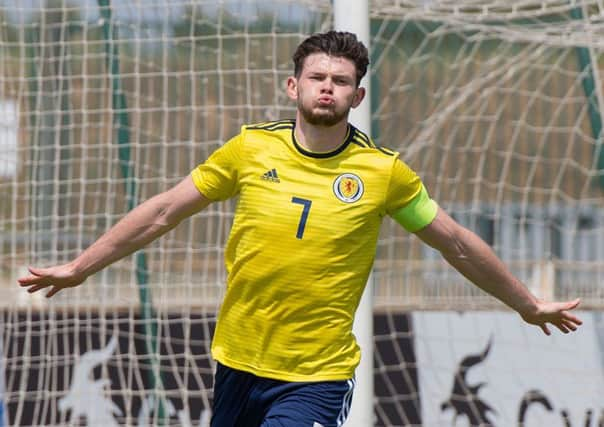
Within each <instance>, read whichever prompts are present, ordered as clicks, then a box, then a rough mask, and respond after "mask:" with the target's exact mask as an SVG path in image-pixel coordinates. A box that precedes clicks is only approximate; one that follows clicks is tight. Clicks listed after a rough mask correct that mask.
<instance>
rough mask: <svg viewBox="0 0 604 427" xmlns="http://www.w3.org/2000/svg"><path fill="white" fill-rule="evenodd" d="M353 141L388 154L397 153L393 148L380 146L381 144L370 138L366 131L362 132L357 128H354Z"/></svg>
mask: <svg viewBox="0 0 604 427" xmlns="http://www.w3.org/2000/svg"><path fill="white" fill-rule="evenodd" d="M352 142H354V143H355V144H356V145H358V146H361V147H364V148H374V149H376V150H378V151H380V152H381V153H383V154H385V155H387V156H394V155H396V153H395V152H394V151H393V150H390V149H389V148H386V147H380V146H379V145H376V144H375V143H374V142H373V141H372V140H371V138H369V137H368V136H367V135H366V134H365V133H364V132H361V131H360V130H358V129H357V128H355V129H354V135H353V137H352Z"/></svg>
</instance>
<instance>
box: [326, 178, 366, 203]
mask: <svg viewBox="0 0 604 427" xmlns="http://www.w3.org/2000/svg"><path fill="white" fill-rule="evenodd" d="M363 191H364V189H363V181H361V178H359V177H358V176H356V175H355V174H353V173H343V174H342V175H339V176H338V177H337V178H336V179H335V181H334V182H333V192H334V194H335V195H336V197H337V198H338V199H340V200H341V201H343V202H345V203H353V202H356V201H357V200H359V199H360V198H361V197H362V196H363Z"/></svg>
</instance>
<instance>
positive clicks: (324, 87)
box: [321, 78, 333, 93]
mask: <svg viewBox="0 0 604 427" xmlns="http://www.w3.org/2000/svg"><path fill="white" fill-rule="evenodd" d="M321 93H333V82H332V81H331V79H329V78H327V79H324V80H323V81H322V82H321Z"/></svg>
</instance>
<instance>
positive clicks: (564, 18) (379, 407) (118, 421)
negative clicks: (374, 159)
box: [0, 0, 604, 427]
mask: <svg viewBox="0 0 604 427" xmlns="http://www.w3.org/2000/svg"><path fill="white" fill-rule="evenodd" d="M103 5H104V6H103ZM99 6H101V7H99ZM103 7H106V8H108V9H106V10H105V11H108V10H109V9H110V11H111V21H110V22H109V21H108V20H107V19H106V18H107V15H103V13H102V11H103V10H102V8H103ZM579 12H580V13H579ZM603 14H604V10H602V5H601V2H600V1H595V0H594V1H591V0H582V1H576V2H563V1H558V0H551V1H550V0H541V1H530V0H529V1H527V0H522V1H516V0H513V1H508V2H501V1H491V2H490V1H481V2H476V1H459V2H450V1H439V0H436V1H430V2H425V1H423V2H411V1H407V2H401V1H397V0H371V1H367V2H365V1H358V2H357V1H352V2H351V1H349V2H344V1H340V0H337V1H335V2H328V1H324V0H303V1H298V0H296V1H294V0H273V1H267V0H241V1H240V0H225V1H221V2H215V1H206V0H203V1H197V0H182V1H178V2H174V1H169V0H150V1H149V2H140V1H120V2H118V1H112V2H109V1H107V0H98V2H90V1H83V0H48V1H44V2H31V1H28V2H25V1H24V2H10V1H0V22H1V23H2V25H1V26H0V113H1V114H0V250H1V251H2V252H1V253H0V270H1V271H2V274H1V275H0V372H1V374H0V413H2V414H3V417H4V424H6V425H15V426H33V425H68V424H86V425H99V426H109V427H111V426H114V425H141V426H142V425H145V426H147V425H180V426H204V427H205V426H207V425H208V422H209V418H210V416H211V414H210V411H209V410H210V408H211V403H212V399H213V392H212V373H213V369H214V362H213V361H212V359H211V357H210V351H209V347H210V341H211V337H212V334H213V331H214V325H215V322H216V314H217V312H218V310H219V309H220V303H221V301H222V296H223V293H224V283H225V280H226V277H225V276H226V272H225V268H224V263H223V255H224V245H225V242H226V239H227V237H228V232H229V230H230V225H231V221H232V218H233V208H234V203H235V202H233V201H230V202H227V203H220V204H212V205H211V206H210V207H209V208H208V209H207V210H204V211H203V212H202V213H200V214H199V215H196V216H194V217H193V218H191V219H189V220H187V221H184V222H183V223H182V224H180V225H179V226H178V227H177V228H175V229H174V230H172V231H171V232H170V233H168V234H167V235H166V236H163V238H161V239H160V240H158V241H156V242H154V243H152V244H150V245H149V246H148V247H147V248H145V252H144V253H145V256H146V267H145V268H144V270H146V271H147V272H148V276H146V277H145V278H144V280H143V281H144V282H146V283H147V287H148V290H149V291H150V293H151V294H152V296H153V308H154V310H149V311H147V312H146V313H142V314H141V311H140V303H141V297H140V293H139V292H140V287H139V283H140V282H141V280H140V277H138V274H139V273H140V271H141V269H140V267H139V266H140V263H139V261H138V260H137V257H136V256H132V257H128V258H126V259H124V260H122V261H120V262H118V263H116V264H114V265H112V266H110V267H108V268H107V269H105V270H103V271H102V272H99V273H98V274H96V275H94V276H93V277H91V278H89V280H88V281H87V283H86V285H85V286H82V287H79V288H76V289H72V290H70V291H66V292H61V293H59V294H58V295H57V296H56V297H54V298H52V299H51V300H46V299H45V298H43V296H41V295H39V294H35V295H29V294H27V293H25V292H24V291H23V290H22V289H20V288H19V287H18V286H17V285H16V279H17V277H20V276H21V275H23V274H25V271H26V270H25V269H26V267H27V266H28V265H50V264H56V263H61V262H66V261H68V260H71V259H72V258H73V257H74V256H75V255H76V254H77V253H79V252H81V251H82V250H83V249H85V248H86V247H87V246H88V245H90V243H91V242H92V241H94V240H95V239H96V238H98V236H99V235H101V234H102V233H103V232H105V231H106V230H107V229H108V228H109V227H110V226H111V225H112V224H114V223H115V222H116V221H117V220H118V219H119V218H121V217H122V216H123V215H124V214H125V213H126V212H128V211H129V210H130V209H131V207H132V206H133V204H136V203H139V202H140V201H142V200H145V199H148V198H149V197H151V196H153V195H154V194H157V193H159V192H161V191H163V190H166V189H168V188H170V187H172V186H173V185H174V184H176V183H177V182H178V181H180V180H181V179H182V177H183V176H185V175H186V174H188V173H189V172H190V171H191V170H192V169H193V168H194V167H195V166H196V165H197V164H199V163H200V162H202V161H203V160H204V159H206V158H207V157H208V156H209V155H210V153H212V152H213V151H214V150H215V149H216V148H218V147H220V146H221V145H222V144H223V143H224V142H225V141H227V140H228V139H229V138H230V137H231V136H233V135H234V134H236V133H237V132H238V130H239V127H240V126H241V124H243V123H252V122H261V121H268V120H278V119H285V118H291V117H292V116H293V115H294V114H295V105H293V104H292V103H291V102H290V101H289V100H288V98H287V96H286V95H285V92H284V83H285V81H286V78H287V76H289V75H290V73H291V72H292V64H291V55H292V52H293V50H294V48H295V47H296V46H297V44H298V43H299V42H300V41H302V40H303V39H304V38H305V37H307V36H308V35H310V34H312V33H314V32H318V31H325V30H329V29H334V28H335V29H347V30H350V31H354V32H355V33H357V34H358V35H359V37H360V38H361V39H362V40H363V41H365V42H366V43H367V45H368V46H369V48H370V54H371V65H370V69H369V73H368V76H367V77H366V80H365V81H364V82H363V84H364V85H365V86H370V93H369V94H368V96H367V98H366V99H365V100H364V102H363V103H362V104H361V107H360V108H359V109H357V110H354V111H353V115H352V116H351V120H352V121H353V122H354V123H355V124H356V125H358V126H359V127H360V128H361V129H363V130H365V131H366V132H368V133H370V134H371V135H373V137H374V138H375V141H376V143H377V144H378V145H380V146H385V147H388V148H390V149H393V150H396V151H398V152H400V156H401V159H403V160H404V161H405V162H406V163H407V164H409V165H410V166H411V167H412V168H413V169H414V170H416V171H417V172H418V174H419V175H420V176H421V178H422V180H423V182H424V183H425V185H426V188H427V189H428V191H429V192H430V194H431V196H432V197H433V198H434V199H435V200H436V201H437V202H438V203H439V205H440V206H442V207H443V208H444V209H445V210H446V211H447V212H448V213H450V214H451V215H452V216H453V217H454V218H455V219H456V220H457V221H458V222H460V223H461V224H462V225H464V226H467V227H468V228H470V229H472V230H473V231H475V232H476V233H477V234H479V235H480V236H481V237H482V238H483V239H484V240H485V241H486V242H487V243H488V244H489V245H491V246H492V247H493V249H494V250H495V251H496V253H497V254H498V255H499V256H500V257H501V258H502V259H503V260H504V261H505V263H506V264H507V265H508V266H509V267H510V268H511V269H512V271H513V272H514V274H515V275H516V276H518V277H519V278H520V279H521V280H522V281H523V282H524V283H525V284H526V285H527V286H528V287H529V288H530V289H531V290H532V291H533V292H534V293H536V294H537V295H539V296H541V297H544V298H555V299H557V300H565V299H570V298H574V297H581V298H582V307H583V309H584V311H582V312H581V313H580V315H581V317H583V318H584V320H585V325H584V326H583V327H582V330H581V331H580V332H579V333H576V334H572V335H571V336H562V334H558V333H556V332H554V336H553V337H544V336H541V335H540V331H539V329H538V328H531V327H528V326H526V325H524V324H523V323H522V320H521V319H519V318H518V317H517V316H516V315H515V314H514V313H511V312H510V311H509V310H507V309H506V308H505V307H503V306H502V305H501V304H500V303H498V302H497V301H495V300H494V299H493V298H491V297H489V296H488V295H485V294H484V293H483V292H481V291H480V290H478V289H477V288H475V287H473V286H471V285H470V284H469V283H468V282H467V281H466V280H465V279H464V278H463V277H461V276H460V275H459V274H458V273H457V272H455V271H453V270H452V269H451V268H450V267H448V265H447V264H446V263H445V262H443V260H442V258H441V257H440V255H439V254H437V253H435V252H434V251H433V250H431V249H429V248H427V247H426V246H425V245H423V244H421V242H419V241H418V239H416V238H415V237H414V236H412V235H409V234H408V233H406V232H405V231H404V230H402V229H401V227H400V226H399V225H398V224H396V223H395V222H394V221H392V220H390V219H389V218H384V220H383V226H382V230H381V234H380V238H379V240H378V249H377V253H376V258H375V264H374V268H373V271H372V275H371V280H370V283H369V285H368V287H367V290H368V295H366V296H365V298H364V299H363V302H362V304H361V307H360V310H359V314H360V316H361V317H360V318H361V319H364V320H362V321H358V320H357V321H356V322H355V331H354V332H355V334H356V335H357V337H358V338H359V342H360V344H361V347H363V349H364V350H363V352H364V353H363V358H362V365H361V367H360V368H359V371H358V373H357V374H358V380H359V381H358V382H359V384H358V388H357V390H356V393H355V399H356V400H355V402H354V404H353V411H355V412H353V414H352V415H351V417H350V419H349V422H348V424H347V425H348V426H350V427H353V426H356V425H360V426H363V427H366V426H368V425H374V424H375V425H376V426H380V427H381V426H384V427H386V426H388V427H390V426H400V425H417V426H419V425H430V426H440V425H443V426H445V425H451V424H452V423H453V420H455V419H457V420H458V421H459V424H460V423H462V421H463V422H464V423H469V424H472V423H474V424H475V425H478V424H480V423H483V424H486V423H490V424H491V425H515V424H517V423H518V420H519V419H522V420H524V422H525V424H524V425H526V426H527V427H530V426H534V425H551V426H557V425H561V426H562V425H585V424H586V422H587V421H590V422H591V423H592V424H594V423H595V422H596V421H597V422H599V423H600V424H601V423H602V422H604V421H602V420H604V418H603V417H602V411H603V410H604V408H603V407H602V404H601V402H599V401H598V400H597V399H598V398H599V396H602V395H603V394H604V385H603V384H604V380H603V379H602V378H603V377H604V374H603V372H604V367H603V366H602V362H601V361H602V360H604V358H603V357H602V351H603V350H602V348H604V333H602V330H601V324H602V319H601V317H602V316H601V313H600V312H601V310H602V308H603V307H604V291H603V288H602V283H603V282H604V262H603V260H604V214H603V212H604V209H603V208H604V202H603V200H604V198H603V197H602V196H603V194H602V192H603V191H604V189H603V187H602V185H601V182H602V180H603V179H604V170H603V166H602V160H601V159H602V155H603V153H602V135H601V120H602V119H601V115H602V111H603V109H602V95H601V91H602V84H603V82H602V80H601V76H602V72H601V71H602V67H603V64H604V42H602V32H603V31H604V24H603V23H602V18H601V17H602V16H603ZM109 24H110V26H111V28H112V30H111V31H112V34H111V35H110V36H107V34H108V33H107V31H108V30H109V28H108V27H107V25H109ZM111 54H113V55H115V56H116V58H114V59H115V60H114V61H113V62H112V65H113V67H108V66H107V64H108V62H107V61H108V60H109V59H110V56H111ZM112 68H115V69H114V70H113V71H112ZM118 74H119V77H120V81H119V83H120V84H119V85H117V86H116V85H115V83H117V82H116V80H115V79H114V77H115V76H117V75H118ZM378 95H379V96H378ZM115 97H118V98H119V97H122V98H123V99H122V101H120V102H114V100H115V99H116V98H115ZM120 114H124V115H123V116H120ZM126 115H127V116H126ZM120 117H121V119H122V121H120V125H119V127H120V128H121V130H122V131H123V132H127V133H128V137H127V138H126V140H127V142H128V148H129V154H130V157H129V158H126V157H125V156H121V157H120V150H122V149H123V148H124V145H123V144H120V137H119V135H118V132H117V128H118V125H117V121H118V120H119V119H120ZM126 117H127V119H128V120H125V118H126ZM120 159H121V160H122V162H120ZM122 166H124V167H126V170H127V173H123V171H122V169H121V167H122ZM133 188H135V189H136V191H135V192H131V191H129V189H133ZM134 193H136V197H132V195H133V194H134ZM139 260H140V258H139ZM143 300H144V298H143ZM152 324H156V325H157V330H156V331H155V332H152V335H155V339H156V340H157V341H156V345H157V349H158V350H157V359H156V361H155V362H156V363H154V361H153V360H150V359H149V357H148V352H147V350H148V345H147V344H148V341H147V337H148V335H149V331H150V330H152V328H149V326H150V325H152ZM365 349H369V350H365ZM577 349H579V350H580V351H577ZM577 358H578V359H579V362H577V363H576V364H572V365H569V363H568V360H571V359H572V360H575V359H577ZM371 362H373V363H371ZM365 364H368V365H371V364H373V367H372V368H366V366H367V365H365ZM552 372H555V375H552ZM154 373H155V374H157V375H158V376H161V378H162V384H161V387H160V386H159V385H158V384H154V381H153V378H154V376H153V374H154ZM158 376H155V378H158ZM365 385H368V387H365ZM464 388H465V390H466V391H468V392H467V393H459V390H460V389H464ZM469 391H471V392H469ZM539 402H547V405H545V404H541V403H539ZM548 408H550V409H548ZM356 411H360V412H356ZM162 412H163V413H162ZM367 420H369V421H367Z"/></svg>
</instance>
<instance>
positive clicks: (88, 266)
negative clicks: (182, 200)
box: [70, 195, 178, 277]
mask: <svg viewBox="0 0 604 427" xmlns="http://www.w3.org/2000/svg"><path fill="white" fill-rule="evenodd" d="M163 198H164V196H163V195H158V196H155V197H154V198H151V199H149V200H147V201H146V202H144V203H142V204H141V205H139V206H137V207H136V208H134V209H133V210H132V211H130V212H129V213H128V214H127V215H126V216H124V217H123V218H122V219H121V220H120V221H119V222H118V223H117V224H115V225H114V226H113V227H112V228H111V229H109V230H108V231H107V232H106V233H105V234H103V235H102V236H101V237H100V238H99V239H98V240H97V241H96V242H94V243H93V244H92V245H91V246H90V247H88V248H87V249H86V250H85V251H84V252H82V253H81V254H80V255H79V256H78V257H77V258H76V259H74V260H73V261H72V262H71V263H70V265H71V268H72V269H73V271H74V273H75V274H77V275H82V276H86V277H88V276H90V275H91V274H94V273H96V272H97V271H99V270H101V269H103V268H104V267H106V266H108V265H109V264H111V263H113V262H115V261H117V260H119V259H122V258H124V257H126V256H128V255H130V254H131V253H133V252H135V251H137V250H139V249H140V248H142V247H144V246H145V245H147V244H148V243H150V242H152V241H153V240H154V239H156V238H158V237H159V236H161V235H162V234H164V233H166V232H167V231H169V230H170V229H172V228H174V227H175V226H176V225H177V224H178V221H175V220H173V219H172V220H170V219H169V218H167V215H166V212H167V202H166V201H164V200H163Z"/></svg>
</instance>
